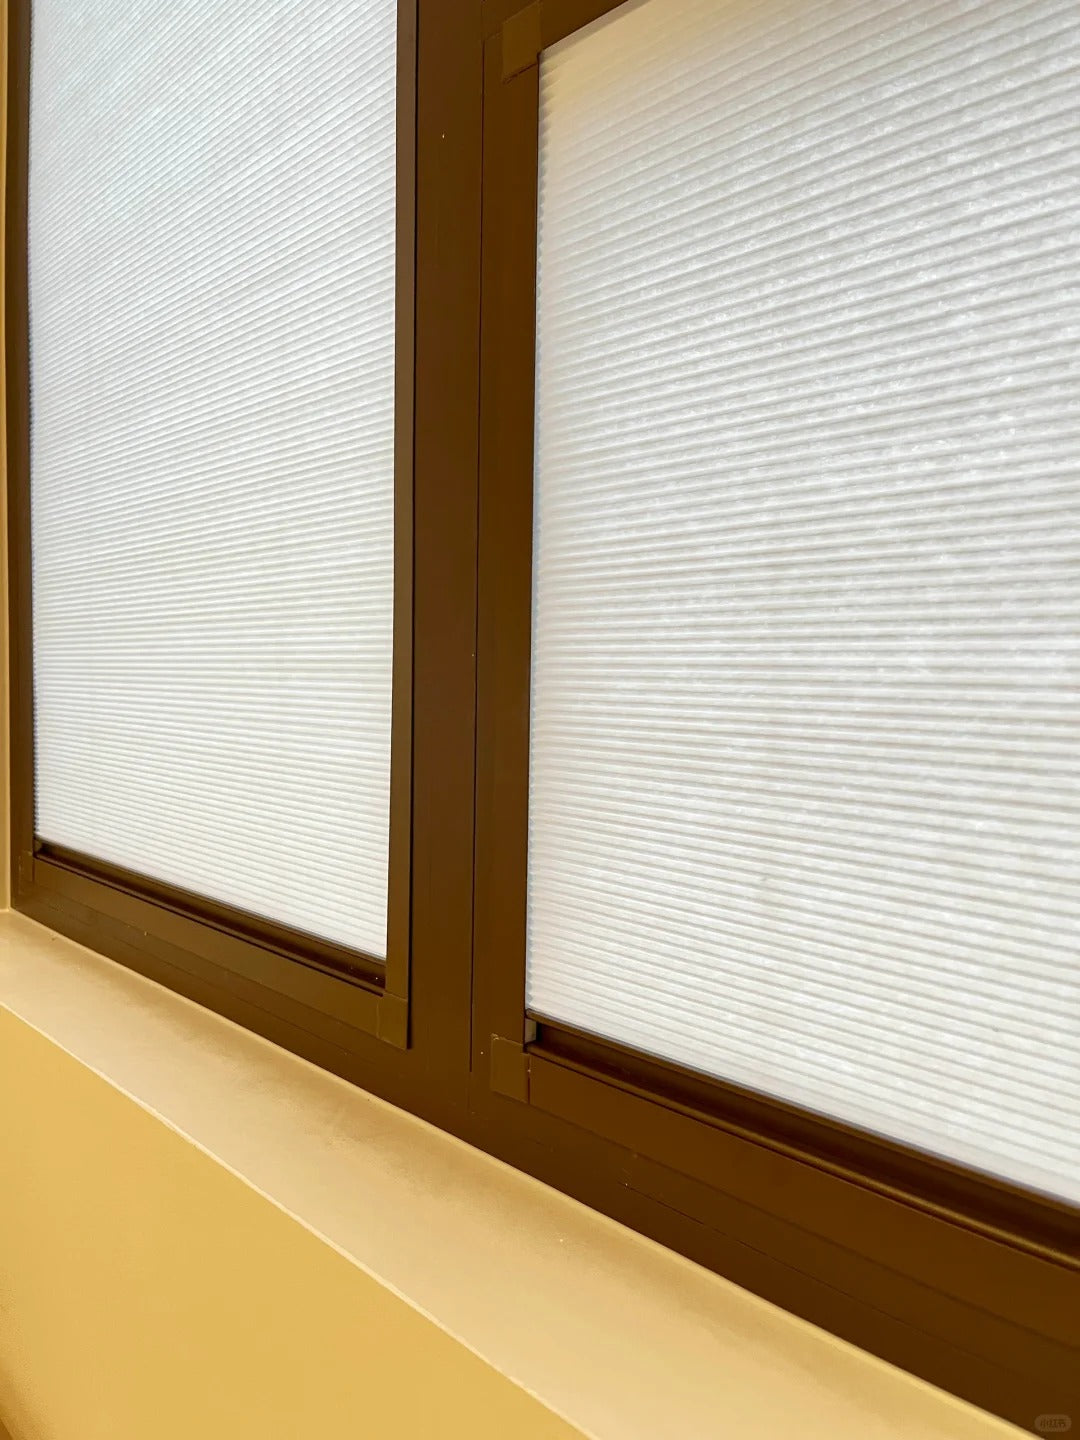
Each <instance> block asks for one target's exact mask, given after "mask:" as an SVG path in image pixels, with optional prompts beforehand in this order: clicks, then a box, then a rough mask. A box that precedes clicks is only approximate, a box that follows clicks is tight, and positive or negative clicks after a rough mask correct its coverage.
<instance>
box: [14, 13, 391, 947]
mask: <svg viewBox="0 0 1080 1440" xmlns="http://www.w3.org/2000/svg"><path fill="white" fill-rule="evenodd" d="M395 24H396V21H395V5H394V0H199V3H193V0H181V3H177V4H161V3H156V0H155V3H150V0H78V3H77V4H73V3H71V0H34V15H33V60H32V97H31V130H30V151H31V153H30V236H29V241H30V324H31V371H32V374H31V386H32V421H31V445H32V496H31V508H32V531H33V614H34V676H35V680H34V704H35V746H36V812H37V813H36V823H37V830H38V833H39V835H40V836H42V837H43V838H44V839H45V840H48V841H52V842H54V843H58V844H63V845H65V846H69V847H72V848H74V849H76V850H79V851H83V852H86V853H87V854H89V855H91V856H94V857H97V858H99V859H101V860H106V861H110V862H113V863H116V864H119V865H123V866H127V867H130V868H131V869H133V870H136V871H139V872H141V873H142V874H145V875H150V876H152V877H154V878H157V879H160V880H164V881H168V882H170V883H172V884H175V885H179V886H182V887H184V888H185V889H187V890H191V891H196V892H199V893H201V894H203V895H206V896H209V897H211V898H213V899H215V900H219V901H225V902H228V903H231V904H233V905H235V906H238V907H240V908H242V909H243V910H245V911H248V912H252V913H254V914H257V915H261V916H268V917H270V918H272V919H274V920H277V921H279V922H282V923H285V924H289V925H292V926H296V927H298V928H299V929H301V930H303V931H306V932H310V933H312V934H315V935H318V936H321V937H325V938H327V939H330V940H334V941H339V942H342V943H343V944H346V945H350V946H354V947H357V948H359V949H361V950H364V951H366V952H368V953H369V954H371V955H373V956H376V957H383V956H384V955H385V953H386V887H387V850H388V804H389V777H390V678H391V639H392V589H393V518H394V515H393V507H394V491H393V461H394V456H393V418H394V417H393V409H394V198H395V185H394V165H395V51H396V41H395Z"/></svg>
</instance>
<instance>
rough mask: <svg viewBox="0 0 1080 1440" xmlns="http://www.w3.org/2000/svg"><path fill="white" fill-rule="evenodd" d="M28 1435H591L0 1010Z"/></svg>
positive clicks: (0, 1345) (11, 1375)
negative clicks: (559, 1414)
mask: <svg viewBox="0 0 1080 1440" xmlns="http://www.w3.org/2000/svg"><path fill="white" fill-rule="evenodd" d="M0 1421H3V1422H4V1423H6V1424H7V1426H8V1428H9V1429H10V1431H11V1433H12V1436H13V1440H174V1437H175V1440H180V1437H183V1440H193V1437H196V1436H197V1437H199V1440H218V1437H220V1440H226V1437H228V1440H247V1437H252V1440H254V1437H256V1436H257V1437H259V1440H285V1437H289V1440H293V1437H296V1440H300V1437H303V1440H309V1437H310V1440H338V1437H341V1440H345V1437H349V1440H364V1437H368V1436H371V1437H373V1440H374V1437H379V1440H397V1437H402V1440H404V1437H408V1440H414V1437H415V1440H421V1437H423V1440H429V1437H430V1440H436V1437H439V1440H457V1437H461V1440H466V1437H468V1440H486V1437H495V1436H513V1437H515V1440H572V1437H575V1436H578V1435H579V1432H578V1431H577V1430H575V1429H573V1428H572V1427H571V1426H569V1425H567V1424H565V1423H564V1422H563V1421H561V1420H560V1419H558V1418H557V1417H556V1416H554V1415H553V1414H552V1413H551V1412H550V1411H549V1410H547V1409H545V1408H544V1407H543V1406H542V1405H541V1404H540V1403H539V1402H538V1401H536V1400H534V1399H533V1398H532V1397H530V1396H529V1395H528V1394H526V1393H525V1392H524V1391H523V1390H521V1389H519V1388H518V1387H517V1386H516V1385H514V1384H513V1383H512V1382H511V1381H510V1380H508V1379H506V1378H505V1377H504V1376H502V1375H500V1374H498V1373H497V1372H496V1371H495V1370H493V1369H492V1368H491V1367H490V1366H488V1365H487V1364H485V1363H484V1362H483V1361H482V1360H480V1359H479V1358H478V1357H477V1356H476V1355H474V1354H473V1353H472V1352H471V1351H470V1350H468V1349H466V1348H465V1347H464V1346H463V1345H461V1344H459V1343H458V1342H457V1341H455V1340H453V1339H452V1338H451V1337H450V1336H449V1335H447V1334H446V1333H445V1332H443V1331H442V1330H440V1329H439V1328H438V1327H437V1326H436V1325H434V1324H433V1323H432V1322H430V1321H429V1320H427V1319H425V1318H424V1317H423V1316H422V1315H421V1314H419V1313H418V1312H417V1311H416V1310H414V1309H413V1308H412V1307H411V1306H409V1305H408V1304H406V1303H405V1302H404V1301H403V1300H401V1299H399V1298H398V1297H397V1296H396V1295H394V1294H393V1292H392V1291H390V1290H388V1289H386V1288H385V1287H383V1286H382V1285H380V1284H379V1283H378V1282H377V1281H376V1280H374V1279H372V1278H371V1277H370V1276H369V1275H367V1274H365V1273H364V1272H363V1271H362V1270H360V1269H359V1268H358V1267H357V1266H355V1265H354V1264H352V1263H351V1261H349V1260H348V1259H347V1258H346V1257H344V1256H343V1255H341V1254H339V1253H338V1252H337V1251H336V1250H334V1249H333V1248H332V1247H331V1246H330V1245H328V1244H326V1243H325V1242H323V1241H322V1240H320V1239H319V1238H318V1237H317V1236H315V1235H313V1234H312V1233H311V1232H310V1231H309V1230H307V1229H306V1228H305V1227H304V1226H302V1225H300V1224H299V1223H297V1222H296V1221H295V1220H293V1219H291V1218H290V1217H289V1216H288V1215H287V1214H285V1213H284V1212H283V1211H281V1210H280V1209H278V1208H277V1207H276V1206H274V1205H272V1204H270V1203H269V1202H268V1201H267V1200H266V1199H265V1198H264V1197H263V1196H261V1195H259V1194H258V1193H257V1192H256V1191H254V1190H252V1189H250V1188H249V1187H248V1186H246V1185H245V1184H244V1183H243V1182H242V1181H241V1180H239V1179H238V1178H237V1177H236V1176H234V1175H232V1174H231V1173H230V1172H229V1171H228V1170H226V1169H225V1168H224V1167H223V1166H221V1165H219V1164H217V1163H216V1162H215V1161H214V1160H212V1159H211V1158H210V1157H209V1156H207V1155H206V1154H205V1153H203V1152H202V1151H200V1150H199V1149H197V1148H196V1147H195V1146H194V1145H192V1144H191V1143H190V1142H189V1141H188V1140H187V1139H185V1138H184V1137H183V1136H181V1135H180V1134H178V1133H177V1132H176V1131H174V1130H172V1129H170V1128H169V1127H168V1126H166V1125H164V1124H162V1123H161V1121H160V1120H158V1119H157V1118H156V1117H155V1116H153V1115H151V1114H149V1113H148V1112H146V1111H145V1110H143V1109H141V1108H140V1107H139V1106H138V1105H135V1104H134V1103H132V1101H131V1100H130V1099H128V1097H126V1096H125V1095H123V1094H121V1093H120V1092H119V1091H117V1090H115V1089H113V1088H112V1087H111V1086H110V1085H109V1084H108V1083H107V1082H106V1081H104V1080H103V1079H101V1078H100V1077H99V1076H97V1075H95V1074H94V1073H93V1072H92V1071H90V1070H88V1069H86V1068H85V1067H84V1066H82V1065H81V1064H79V1062H78V1061H76V1060H75V1059H73V1058H72V1057H71V1056H70V1055H67V1054H66V1053H65V1052H64V1051H62V1050H61V1049H59V1048H58V1047H57V1046H56V1045H54V1044H53V1043H52V1042H51V1041H50V1040H48V1039H46V1038H45V1037H44V1036H43V1035H41V1034H39V1033H38V1032H36V1031H35V1030H33V1029H31V1028H30V1027H29V1026H27V1025H26V1024H24V1023H23V1022H22V1021H21V1020H19V1019H17V1018H16V1017H15V1016H13V1015H12V1014H11V1013H10V1012H9V1011H6V1010H4V1009H3V1008H2V1007H0Z"/></svg>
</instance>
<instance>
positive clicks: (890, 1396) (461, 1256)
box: [0, 912, 1020, 1440]
mask: <svg viewBox="0 0 1080 1440" xmlns="http://www.w3.org/2000/svg"><path fill="white" fill-rule="evenodd" d="M0 1007H3V1008H6V1009H7V1010H9V1011H10V1012H12V1014H14V1015H15V1016H16V1017H18V1018H19V1019H21V1020H22V1021H23V1022H24V1023H25V1024H27V1025H29V1026H31V1027H33V1028H34V1029H35V1030H37V1031H39V1032H40V1033H41V1034H43V1035H45V1036H46V1037H47V1038H49V1039H50V1040H51V1041H52V1042H53V1043H54V1044H56V1045H57V1046H59V1047H60V1048H61V1049H63V1050H64V1051H66V1052H67V1053H68V1054H70V1055H72V1056H73V1057H74V1058H75V1059H76V1060H78V1061H79V1062H80V1063H82V1064H83V1065H85V1066H87V1067H88V1068H90V1069H91V1070H93V1071H94V1072H96V1073H97V1074H98V1075H100V1076H102V1077H103V1078H104V1079H105V1080H106V1081H107V1082H108V1083H109V1084H111V1085H112V1086H114V1087H115V1088H116V1089H118V1090H120V1091H122V1092H123V1093H124V1094H126V1095H127V1096H128V1097H129V1098H130V1099H132V1100H133V1101H134V1102H135V1103H136V1104H138V1105H140V1106H141V1107H143V1108H144V1109H145V1110H147V1111H149V1112H151V1113H152V1114H154V1115H156V1116H157V1117H159V1118H160V1119H161V1120H162V1121H163V1122H164V1123H165V1124H167V1125H169V1126H170V1127H172V1128H173V1129H174V1130H176V1131H178V1132H179V1133H180V1134H182V1135H183V1136H185V1137H186V1138H187V1139H188V1140H189V1141H190V1142H191V1143H193V1144H195V1145H196V1146H198V1147H200V1148H201V1149H202V1150H204V1151H205V1152H207V1153H208V1154H209V1155H210V1156H211V1157H213V1159H215V1160H216V1161H217V1162H219V1163H220V1164H221V1165H223V1166H225V1167H227V1168H228V1169H229V1170H231V1171H232V1172H233V1173H234V1174H236V1175H237V1176H239V1177H240V1178H241V1179H242V1180H243V1181H244V1182H245V1183H247V1184H248V1185H249V1186H251V1187H252V1188H253V1189H254V1190H256V1191H258V1192H259V1193H261V1194H262V1195H263V1196H264V1197H266V1199H267V1200H269V1201H270V1202H271V1203H272V1204H274V1205H276V1206H277V1207H279V1208H280V1209H281V1210H283V1211H285V1212H286V1213H288V1214H289V1215H291V1216H292V1217H293V1218H294V1219H295V1220H296V1221H297V1222H298V1223H299V1224H301V1225H303V1226H305V1227H307V1228H308V1229H309V1230H311V1231H313V1232H314V1233H315V1234H316V1235H318V1236H319V1237H321V1238H322V1239H323V1240H324V1241H325V1242H327V1243H329V1244H330V1245H332V1246H333V1247H334V1248H336V1249H337V1250H338V1251H340V1252H341V1253H343V1254H344V1255H345V1256H347V1257H348V1258H349V1259H350V1260H351V1261H352V1262H353V1263H354V1264H356V1265H357V1266H359V1267H361V1268H362V1269H363V1270H364V1271H365V1272H366V1273H367V1274H369V1275H371V1276H372V1277H374V1278H375V1279H376V1280H378V1281H379V1282H380V1283H381V1284H382V1285H383V1286H385V1287H386V1288H388V1289H389V1290H391V1291H392V1292H394V1293H396V1294H397V1295H399V1296H401V1297H403V1298H404V1299H405V1300H406V1301H407V1302H408V1303H409V1304H410V1305H412V1306H413V1307H414V1308H415V1309H416V1310H418V1311H420V1312H421V1313H422V1314H424V1315H426V1316H427V1317H428V1318H429V1319H431V1320H432V1321H434V1323H436V1324H437V1325H438V1326H439V1327H441V1328H442V1329H443V1330H444V1331H446V1332H447V1333H448V1334H450V1335H451V1336H453V1337H454V1338H455V1339H457V1340H458V1341H459V1342H460V1343H461V1344H463V1345H465V1346H466V1347H467V1348H469V1349H470V1350H472V1351H473V1352H474V1353H476V1354H477V1355H479V1356H480V1357H481V1358H482V1359H484V1360H485V1361H486V1362H487V1363H488V1364H490V1365H491V1366H493V1367H494V1368H495V1369H497V1370H498V1371H500V1372H501V1373H502V1374H503V1375H505V1376H507V1377H509V1378H510V1379H511V1380H513V1381H514V1382H515V1383H516V1384H517V1385H518V1386H520V1387H521V1388H522V1389H524V1390H526V1391H527V1392H529V1393H530V1394H532V1395H533V1396H535V1397H536V1398H537V1399H538V1400H540V1401H541V1402H542V1403H543V1404H544V1405H546V1406H547V1407H548V1408H549V1409H551V1410H552V1411H554V1412H555V1413H556V1414H558V1415H560V1416H562V1417H563V1418H564V1419H566V1420H567V1421H568V1422H570V1423H571V1424H572V1425H574V1426H576V1427H578V1428H579V1429H580V1430H581V1431H583V1432H584V1433H586V1434H587V1435H590V1436H593V1437H596V1440H655V1437H656V1436H660V1435H679V1436H685V1437H687V1440H691V1437H712V1436H721V1435H723V1436H726V1435H732V1436H735V1435H745V1434H749V1433H753V1434H758V1433H761V1434H766V1435H783V1434H789V1433H791V1434H799V1435H800V1436H802V1437H805V1440H814V1437H818V1436H820V1437H822V1440H824V1437H826V1436H828V1437H830V1440H837V1437H843V1436H844V1435H847V1434H850V1435H851V1436H853V1437H855V1436H858V1437H859V1440H870V1437H885V1436H897V1437H900V1436H905V1437H910V1436H914V1435H918V1436H920V1437H925V1440H969V1437H970V1440H974V1437H976V1436H979V1437H989V1436H993V1435H1000V1436H1006V1435H1015V1434H1019V1433H1020V1432H1018V1431H1016V1430H1015V1429H1014V1428H1013V1427H1012V1426H1010V1425H1007V1424H1006V1423H1005V1422H1003V1421H1000V1420H996V1419H994V1418H992V1417H990V1416H988V1415H986V1414H984V1413H983V1412H981V1411H979V1410H976V1409H975V1408H974V1407H972V1406H970V1405H967V1404H965V1403H964V1402H962V1401H960V1400H957V1399H954V1398H953V1397H951V1396H949V1395H946V1394H944V1393H943V1392H941V1391H938V1390H936V1389H934V1388H933V1387H931V1386H929V1385H927V1384H925V1383H923V1382H922V1381H919V1380H917V1379H915V1378H913V1377H911V1376H909V1375H906V1374H904V1373H903V1372H901V1371H899V1370H897V1369H894V1368H893V1367H891V1366H889V1365H887V1364H885V1363H884V1362H883V1361H880V1360H878V1359H876V1358H874V1357H873V1356H870V1355H867V1354H864V1353H863V1352H862V1351H860V1350H858V1349H856V1348H855V1347H853V1346H851V1345H848V1344H846V1343H845V1342H843V1341H841V1340H838V1339H835V1338H834V1337H832V1336H830V1335H828V1334H826V1333H825V1332H824V1331H821V1330H818V1329H816V1328H815V1327H814V1326H812V1325H809V1324H807V1323H806V1322H804V1321H802V1320H799V1319H797V1318H796V1317H793V1316H791V1315H788V1314H786V1313H785V1312H783V1311H781V1310H779V1309H777V1308H776V1307H775V1306H773V1305H770V1304H769V1303H768V1302H766V1301H764V1300H761V1299H759V1298H757V1297H756V1296H753V1295H751V1294H749V1293H748V1292H746V1291H743V1290H741V1289H739V1288H738V1287H737V1286H735V1285H733V1284H731V1283H730V1282H728V1281H725V1280H723V1279H722V1278H720V1277H719V1276H716V1275H713V1274H711V1273H710V1272H708V1271H706V1270H704V1269H702V1268H700V1267H699V1266H697V1265H694V1264H693V1263H691V1262H690V1261H688V1260H685V1259H683V1258H682V1257H680V1256H678V1255H676V1254H674V1253H672V1252H670V1251H667V1250H665V1249H663V1248H662V1247H661V1246H659V1245H656V1244H654V1243H653V1242H651V1241H649V1240H647V1239H645V1238H643V1237H641V1236H639V1235H636V1234H634V1233H633V1232H631V1231H629V1230H627V1229H625V1228H624V1227H622V1226H620V1225H618V1224H616V1223H615V1222H614V1221H611V1220H608V1219H607V1218H605V1217H604V1216H602V1215H599V1214H597V1213H595V1212H593V1211H591V1210H589V1209H587V1208H586V1207H584V1206H582V1205H580V1204H578V1203H577V1202H575V1201H573V1200H571V1199H569V1198H567V1197H565V1196H563V1195H560V1194H558V1193H557V1192H555V1191H553V1190H551V1189H549V1188H548V1187H547V1186H545V1185H543V1184H541V1183H540V1182H538V1181H536V1180H533V1179H532V1178H530V1177H529V1176H526V1175H524V1174H520V1173H519V1172H517V1171H515V1170H512V1169H511V1168H509V1167H508V1166H506V1165H503V1164H502V1163H500V1162H499V1161H497V1160H495V1159H492V1158H490V1157H489V1156H486V1155H484V1154H482V1153H481V1152H480V1151H477V1150H475V1149H473V1148H471V1147H470V1146H468V1145H466V1144H464V1143H462V1142H461V1141H459V1140H456V1139H455V1138H453V1137H451V1136H448V1135H445V1134H443V1133H442V1132H440V1131H438V1130H436V1129H434V1128H433V1127H432V1126H430V1125H428V1124H426V1123H425V1122H423V1121H421V1120H419V1119H416V1118H415V1117H413V1116H411V1115H409V1114H406V1113H405V1112H403V1111H400V1110H397V1109H395V1108H394V1107H392V1106H390V1105H388V1104H386V1103H385V1102H383V1101H381V1100H379V1099H377V1098H376V1097H373V1096H371V1095H369V1094H366V1093H365V1092H363V1091H361V1090H358V1089H356V1088H355V1087H353V1086H351V1085H348V1084H346V1083H345V1082H343V1081H341V1080H338V1079H337V1078H336V1077H334V1076H332V1075H329V1074H326V1073H324V1072H323V1071H321V1070H318V1069H317V1068H315V1067H314V1066H312V1065H309V1064H308V1063H306V1062H305V1061H303V1060H300V1059H297V1058H296V1057H294V1056H292V1055H289V1054H287V1053H286V1052H284V1051H282V1050H280V1049H278V1048H277V1047H276V1046H274V1045H271V1044H270V1043H268V1042H266V1041H264V1040H261V1039H260V1038H258V1037H257V1036H254V1035H251V1034H248V1033H247V1032H246V1031H244V1030H241V1029H240V1028H238V1027H237V1026H235V1025H233V1024H231V1023H230V1022H229V1021H227V1020H224V1019H221V1018H219V1017H218V1016H216V1015H213V1014H211V1013H210V1012H208V1011H206V1010H203V1009H202V1008H200V1007H199V1006H197V1005H194V1004H192V1003H190V1002H189V1001H186V1000H184V999H182V998H180V997H179V996H176V995H174V994H172V993H170V992H168V991H166V990H164V989H162V988H161V987H160V986H158V985H155V984H154V983H152V982H151V981H148V980H146V979H144V978H142V977H141V976H139V975H136V974H134V973H132V972H130V971H128V970H126V969H124V968H122V967H121V966H119V965H115V964H113V963H112V962H111V961H108V960H106V959H104V958H102V957H100V956H98V955H95V954H93V953H92V952H90V951H88V950H86V949H84V948H83V947H81V946H79V945H76V944H74V943H73V942H71V941H68V940H66V939H64V938H63V937H61V936H59V935H55V934H53V933H52V932H51V931H49V930H47V929H45V928H44V927H42V926H40V925H38V924H36V923H35V922H33V921H31V920H28V919H27V918H25V917H24V916H21V915H17V914H14V913H12V912H6V913H2V914H0Z"/></svg>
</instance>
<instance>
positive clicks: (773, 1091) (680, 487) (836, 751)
mask: <svg viewBox="0 0 1080 1440" xmlns="http://www.w3.org/2000/svg"><path fill="white" fill-rule="evenodd" d="M540 97H541V115H540V136H541V140H540V145H541V149H540V191H539V242H538V287H539V290H538V347H539V351H538V364H537V436H536V512H535V513H536V552H535V616H534V661H533V695H532V766H531V802H530V880H529V950H528V996H529V1002H530V1005H531V1006H532V1008H533V1010H534V1011H535V1012H537V1013H539V1014H540V1015H542V1016H547V1017H552V1018H555V1019H558V1020H562V1021H564V1022H568V1023H570V1024H573V1025H574V1026H577V1027H580V1028H582V1029H584V1030H586V1031H589V1032H592V1033H595V1034H598V1035H601V1036H606V1037H609V1038H612V1039H614V1040H617V1041H621V1042H624V1043H627V1044H629V1045H631V1046H634V1047H637V1048H638V1049H640V1050H643V1051H647V1052H649V1053H650V1054H653V1055H657V1056H661V1057H665V1058H666V1059H669V1060H671V1061H675V1062H678V1063H679V1064H681V1065H684V1066H688V1067H692V1068H693V1069H695V1070H698V1071H703V1072H707V1073H708V1074H710V1075H713V1076H719V1077H723V1078H724V1079H726V1080H730V1081H733V1082H736V1083H738V1084H741V1085H743V1086H748V1087H751V1088H753V1089H755V1090H757V1091H761V1092H766V1093H768V1094H770V1095H773V1096H778V1097H781V1098H783V1099H785V1100H788V1101H791V1102H795V1103H797V1104H800V1105H802V1106H805V1107H809V1108H810V1109H812V1110H814V1111H816V1112H819V1113H824V1114H827V1115H829V1116H833V1117H837V1118H839V1119H841V1120H843V1121H846V1122H850V1123H854V1124H856V1125H858V1126H861V1127H864V1128H869V1129H871V1130H873V1131H875V1132H877V1133H880V1134H883V1135H885V1136H888V1137H891V1138H893V1139H896V1140H899V1141H903V1142H907V1143H909V1144H912V1145H915V1146H917V1147H921V1148H923V1149H924V1150H928V1151H932V1152H937V1153H939V1154H942V1155H945V1156H947V1157H950V1158H953V1159H955V1160H957V1161H960V1162H963V1163H965V1164H967V1165H970V1166H974V1167H977V1168H980V1169H983V1170H985V1171H989V1172H993V1173H995V1174H997V1175H999V1176H1002V1177H1006V1178H1008V1179H1010V1180H1012V1181H1015V1182H1019V1183H1021V1184H1023V1185H1025V1186H1029V1187H1033V1188H1037V1189H1041V1190H1044V1191H1048V1192H1052V1193H1055V1194H1058V1195H1060V1196H1066V1197H1071V1198H1072V1199H1074V1200H1076V1199H1080V959H1078V955H1080V943H1078V942H1080V926H1078V919H1080V629H1078V622H1080V364H1078V355H1080V348H1078V347H1080V166H1078V164H1077V152H1078V146H1080V8H1078V7H1077V5H1076V0H1024V3H1021V0H901V3H882V0H813V3H807V0H769V3H759V0H726V3H725V0H647V3H644V4H640V5H635V6H623V7H622V8H621V9H620V10H617V11H614V12H613V13H612V14H611V15H610V16H608V17H607V18H606V19H605V20H604V21H602V22H600V23H598V24H597V25H595V26H593V27H591V28H590V29H588V30H585V31H582V32H580V33H579V34H577V35H575V36H572V37H570V38H569V39H568V40H566V41H564V42H562V43H561V44H560V45H558V46H556V47H553V48H552V49H551V50H550V51H548V52H547V53H545V55H544V56H543V57H542V61H541V82H540Z"/></svg>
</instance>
